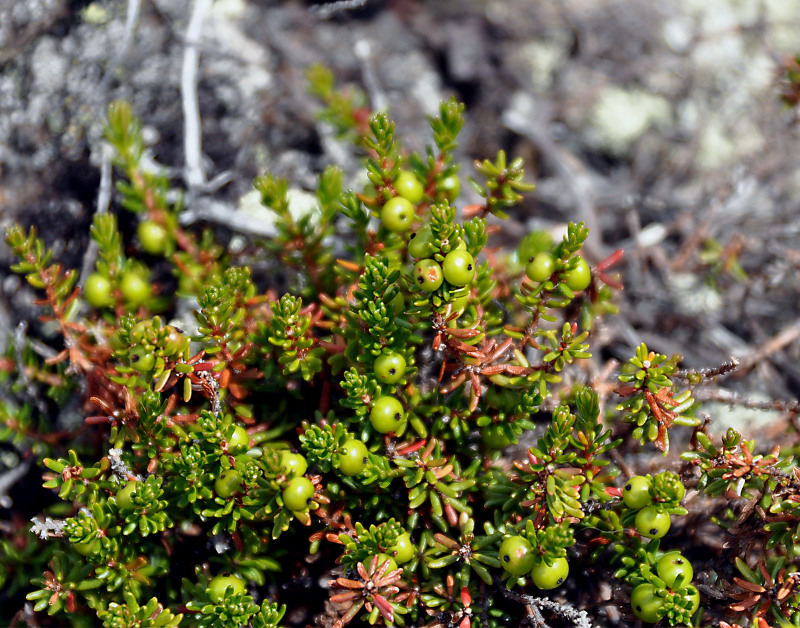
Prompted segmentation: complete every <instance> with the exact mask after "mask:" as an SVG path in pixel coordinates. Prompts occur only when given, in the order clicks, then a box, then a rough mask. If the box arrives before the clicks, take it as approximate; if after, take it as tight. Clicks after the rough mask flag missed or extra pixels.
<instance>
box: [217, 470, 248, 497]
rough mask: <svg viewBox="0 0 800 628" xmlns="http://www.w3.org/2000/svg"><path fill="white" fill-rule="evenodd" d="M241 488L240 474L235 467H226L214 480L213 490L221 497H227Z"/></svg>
mask: <svg viewBox="0 0 800 628" xmlns="http://www.w3.org/2000/svg"><path fill="white" fill-rule="evenodd" d="M240 488H242V474H241V473H239V472H238V471H237V470H236V469H228V470H227V471H223V472H222V473H220V474H219V477H218V478H217V479H216V480H214V492H216V494H217V495H219V496H220V497H222V498H223V499H228V497H230V496H231V495H233V494H234V493H236V492H238V491H239V489H240Z"/></svg>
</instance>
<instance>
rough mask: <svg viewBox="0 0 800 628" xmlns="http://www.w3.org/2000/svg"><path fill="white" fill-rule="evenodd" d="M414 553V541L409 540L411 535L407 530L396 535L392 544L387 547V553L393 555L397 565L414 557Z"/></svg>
mask: <svg viewBox="0 0 800 628" xmlns="http://www.w3.org/2000/svg"><path fill="white" fill-rule="evenodd" d="M416 553H417V548H416V547H415V546H414V543H412V542H411V537H410V536H409V535H408V532H403V533H402V534H401V535H400V536H398V537H397V540H396V541H395V542H394V545H392V547H390V548H389V554H390V555H391V556H393V557H394V559H395V561H397V564H398V565H402V564H403V563H407V562H408V561H409V560H411V559H412V558H414V554H416Z"/></svg>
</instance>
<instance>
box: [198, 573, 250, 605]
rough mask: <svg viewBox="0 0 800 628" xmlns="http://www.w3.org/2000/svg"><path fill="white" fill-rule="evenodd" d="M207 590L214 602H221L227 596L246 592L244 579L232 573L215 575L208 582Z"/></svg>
mask: <svg viewBox="0 0 800 628" xmlns="http://www.w3.org/2000/svg"><path fill="white" fill-rule="evenodd" d="M206 592H207V593H208V597H210V598H211V601H212V602H214V603H215V604H219V603H220V602H222V600H223V599H225V598H226V597H231V596H234V595H242V594H243V593H244V592H245V586H244V580H242V579H241V578H240V577H239V576H234V575H231V574H221V575H219V576H214V577H213V578H212V579H211V581H210V582H209V583H208V588H206ZM226 593H227V594H228V595H226Z"/></svg>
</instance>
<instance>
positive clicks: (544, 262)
mask: <svg viewBox="0 0 800 628" xmlns="http://www.w3.org/2000/svg"><path fill="white" fill-rule="evenodd" d="M555 270H556V261H555V260H554V259H553V256H552V255H550V253H539V254H538V255H536V257H534V258H533V259H532V260H531V261H530V262H528V264H527V265H526V266H525V274H526V275H528V279H530V280H531V281H536V282H539V283H541V282H542V281H547V280H548V279H550V277H551V276H552V274H553V273H554V272H555Z"/></svg>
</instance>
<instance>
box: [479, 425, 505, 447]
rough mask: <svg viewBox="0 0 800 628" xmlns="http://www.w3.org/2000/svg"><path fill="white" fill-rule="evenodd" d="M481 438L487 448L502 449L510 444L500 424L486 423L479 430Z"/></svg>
mask: <svg viewBox="0 0 800 628" xmlns="http://www.w3.org/2000/svg"><path fill="white" fill-rule="evenodd" d="M481 440H482V441H483V444H484V445H486V447H487V448H488V449H503V448H504V447H508V446H509V445H510V444H511V441H510V440H509V438H508V436H506V432H505V430H504V429H503V426H502V425H487V426H486V427H484V428H483V429H482V430H481Z"/></svg>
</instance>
